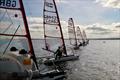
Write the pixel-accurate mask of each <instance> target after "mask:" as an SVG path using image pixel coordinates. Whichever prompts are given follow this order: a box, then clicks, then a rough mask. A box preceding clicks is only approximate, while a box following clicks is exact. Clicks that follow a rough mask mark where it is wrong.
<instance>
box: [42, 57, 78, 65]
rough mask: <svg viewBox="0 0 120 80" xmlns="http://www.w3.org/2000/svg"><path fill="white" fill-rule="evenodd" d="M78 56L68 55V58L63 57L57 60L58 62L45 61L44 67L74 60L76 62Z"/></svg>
mask: <svg viewBox="0 0 120 80" xmlns="http://www.w3.org/2000/svg"><path fill="white" fill-rule="evenodd" d="M78 59H79V56H75V55H68V56H63V57H62V58H60V59H58V60H55V59H53V60H46V61H44V64H45V65H53V64H57V63H60V62H66V61H74V60H78Z"/></svg>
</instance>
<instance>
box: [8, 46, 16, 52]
mask: <svg viewBox="0 0 120 80" xmlns="http://www.w3.org/2000/svg"><path fill="white" fill-rule="evenodd" d="M10 51H18V49H17V48H16V47H14V46H13V47H11V48H10Z"/></svg>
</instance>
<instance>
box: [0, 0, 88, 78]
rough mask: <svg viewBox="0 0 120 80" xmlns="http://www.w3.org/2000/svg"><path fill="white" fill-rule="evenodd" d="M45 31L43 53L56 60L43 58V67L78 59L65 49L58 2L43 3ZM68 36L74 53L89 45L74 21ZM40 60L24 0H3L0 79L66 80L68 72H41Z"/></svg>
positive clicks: (0, 1) (69, 26)
mask: <svg viewBox="0 0 120 80" xmlns="http://www.w3.org/2000/svg"><path fill="white" fill-rule="evenodd" d="M43 29H44V42H45V47H44V48H43V50H45V51H47V52H48V53H50V54H53V56H51V57H49V58H48V57H47V56H46V57H44V59H43V58H42V59H43V61H42V64H44V65H54V66H56V65H57V64H58V65H59V64H60V63H64V62H66V61H73V60H78V59H79V56H78V55H73V54H72V55H70V54H69V52H68V51H67V49H66V44H65V39H64V35H63V31H62V26H61V23H60V18H59V15H58V10H57V6H56V3H55V0H44V9H43ZM53 32H54V33H55V34H53ZM68 33H69V40H70V44H71V45H73V47H74V49H75V50H79V47H81V46H85V45H87V44H88V43H89V40H88V39H87V37H86V33H85V31H83V33H81V30H80V28H79V27H77V28H75V26H74V22H73V19H72V18H69V21H68ZM16 46H17V47H16ZM59 50H60V51H61V53H62V54H61V55H60V56H59V55H57V54H58V52H57V51H59ZM39 53H40V52H39ZM37 59H39V58H38V57H36V55H35V51H34V48H33V43H32V39H31V35H30V31H29V26H28V22H27V19H26V13H25V10H24V5H23V0H0V79H1V80H32V79H40V80H61V79H63V78H65V73H66V72H65V71H64V70H59V69H56V68H55V69H53V70H48V71H46V72H41V71H40V69H39V68H40V67H39V65H38V60H37ZM40 65H41V64H40Z"/></svg>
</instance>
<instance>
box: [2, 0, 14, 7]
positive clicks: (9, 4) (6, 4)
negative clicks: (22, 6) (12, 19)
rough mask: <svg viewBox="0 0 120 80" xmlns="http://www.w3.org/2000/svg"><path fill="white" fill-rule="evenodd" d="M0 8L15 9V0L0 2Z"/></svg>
mask: <svg viewBox="0 0 120 80" xmlns="http://www.w3.org/2000/svg"><path fill="white" fill-rule="evenodd" d="M0 6H3V7H4V6H5V7H16V1H15V0H0Z"/></svg>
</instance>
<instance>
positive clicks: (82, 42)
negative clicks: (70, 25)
mask: <svg viewBox="0 0 120 80" xmlns="http://www.w3.org/2000/svg"><path fill="white" fill-rule="evenodd" d="M76 32H77V40H78V42H79V43H80V44H79V46H83V44H84V42H85V41H84V38H83V35H82V32H81V29H80V27H79V26H77V31H76Z"/></svg>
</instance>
